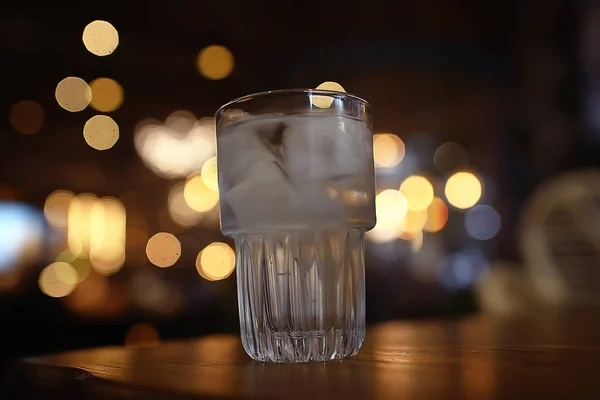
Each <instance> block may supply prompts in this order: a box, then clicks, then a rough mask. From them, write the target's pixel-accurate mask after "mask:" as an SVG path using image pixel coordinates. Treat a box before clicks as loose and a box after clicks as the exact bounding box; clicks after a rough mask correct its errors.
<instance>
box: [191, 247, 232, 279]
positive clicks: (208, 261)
mask: <svg viewBox="0 0 600 400" xmlns="http://www.w3.org/2000/svg"><path fill="white" fill-rule="evenodd" d="M234 269H235V252H234V251H233V249H232V248H231V247H229V245H227V244H226V243H220V242H215V243H211V244H209V245H208V246H206V248H204V250H202V251H201V252H200V253H199V254H198V257H197V258H196V270H197V271H198V273H199V274H200V276H202V277H203V278H204V279H207V280H209V281H217V280H221V279H225V278H227V277H228V276H229V275H231V273H232V272H233V270H234Z"/></svg>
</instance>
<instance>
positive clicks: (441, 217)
mask: <svg viewBox="0 0 600 400" xmlns="http://www.w3.org/2000/svg"><path fill="white" fill-rule="evenodd" d="M446 222H448V206H447V205H446V203H444V200H442V199H440V198H439V197H434V198H433V201H432V202H431V205H430V206H429V207H428V208H427V222H425V226H424V227H423V230H424V231H426V232H439V231H441V230H442V229H443V228H444V226H445V225H446Z"/></svg>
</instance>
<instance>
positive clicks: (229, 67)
mask: <svg viewBox="0 0 600 400" xmlns="http://www.w3.org/2000/svg"><path fill="white" fill-rule="evenodd" d="M233 65H234V59H233V54H231V51H229V49H227V48H226V47H223V46H219V45H211V46H208V47H205V48H203V49H202V50H201V51H200V53H198V57H197V58H196V68H197V69H198V71H199V72H200V73H201V74H202V75H203V76H204V77H205V78H207V79H211V80H218V79H223V78H226V77H227V76H229V74H231V71H233Z"/></svg>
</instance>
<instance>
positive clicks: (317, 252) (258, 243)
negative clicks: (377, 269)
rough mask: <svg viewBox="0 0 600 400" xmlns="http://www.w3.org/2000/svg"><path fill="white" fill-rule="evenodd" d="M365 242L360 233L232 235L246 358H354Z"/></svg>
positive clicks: (361, 321)
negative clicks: (235, 253)
mask: <svg viewBox="0 0 600 400" xmlns="http://www.w3.org/2000/svg"><path fill="white" fill-rule="evenodd" d="M363 236H364V234H363V232H362V231H361V230H357V229H349V230H320V231H289V232H268V233H261V234H237V235H236V236H235V242H236V251H237V279H238V303H239V315H240V326H241V336H242V343H243V345H244V349H245V350H246V352H247V353H248V355H250V357H252V358H253V359H254V360H257V361H271V362H308V361H327V360H333V359H341V358H344V357H347V356H352V355H355V354H357V353H358V352H359V350H360V348H361V347H362V344H363V340H364V336H365V286H364V237H363Z"/></svg>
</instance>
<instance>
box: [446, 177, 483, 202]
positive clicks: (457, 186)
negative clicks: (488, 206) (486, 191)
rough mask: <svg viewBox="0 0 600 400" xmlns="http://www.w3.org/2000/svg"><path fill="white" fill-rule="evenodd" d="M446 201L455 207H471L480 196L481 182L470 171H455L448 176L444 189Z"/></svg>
mask: <svg viewBox="0 0 600 400" xmlns="http://www.w3.org/2000/svg"><path fill="white" fill-rule="evenodd" d="M444 192H445V194H446V198H447V199H448V202H449V203H450V204H452V205H453V206H454V207H456V208H460V209H466V208H470V207H473V206H474V205H475V204H477V202H478V201H479V199H480V198H481V192H482V187H481V182H480V181H479V179H477V177H476V176H475V175H473V174H472V173H470V172H457V173H456V174H454V175H452V176H451V177H450V178H448V181H447V182H446V188H445V190H444Z"/></svg>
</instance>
